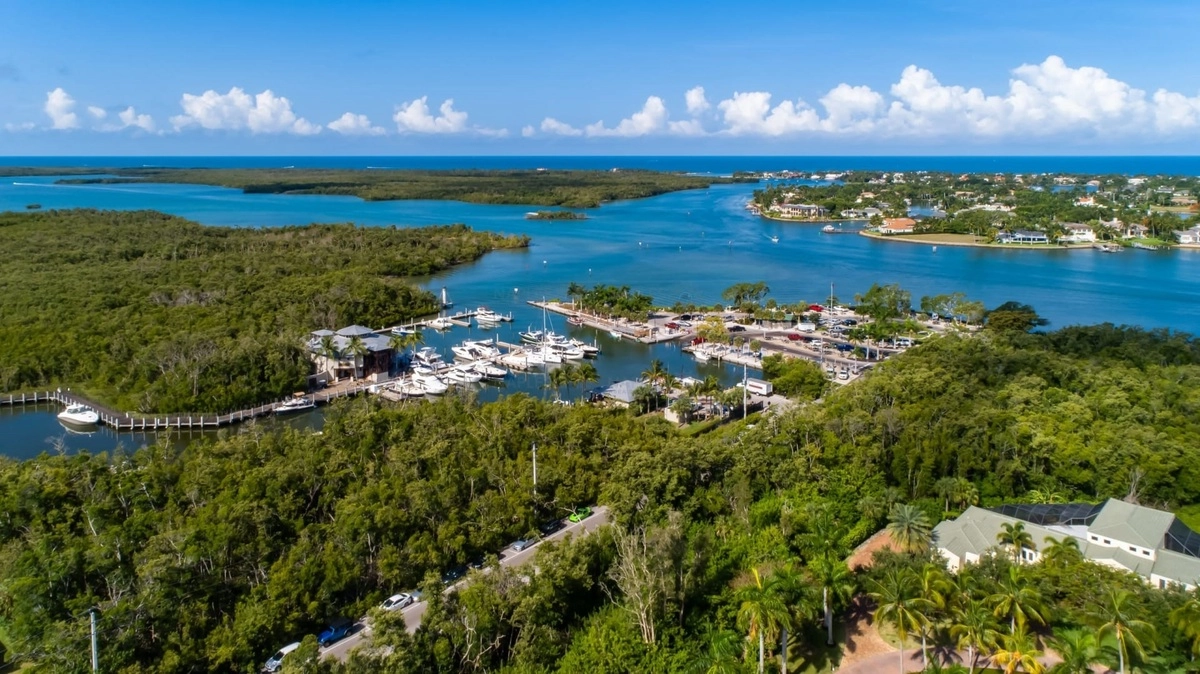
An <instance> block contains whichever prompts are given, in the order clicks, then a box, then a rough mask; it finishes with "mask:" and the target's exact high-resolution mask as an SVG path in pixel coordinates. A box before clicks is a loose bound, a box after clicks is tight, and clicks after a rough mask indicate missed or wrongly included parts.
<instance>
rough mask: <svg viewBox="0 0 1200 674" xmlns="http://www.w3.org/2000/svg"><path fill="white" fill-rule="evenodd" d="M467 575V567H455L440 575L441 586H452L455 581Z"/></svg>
mask: <svg viewBox="0 0 1200 674" xmlns="http://www.w3.org/2000/svg"><path fill="white" fill-rule="evenodd" d="M465 575H467V567H465V566H456V567H454V568H453V569H450V570H449V571H447V572H445V573H443V574H442V584H443V585H453V584H454V582H455V581H457V580H458V579H459V578H462V577H463V576H465Z"/></svg>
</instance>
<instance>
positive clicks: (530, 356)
mask: <svg viewBox="0 0 1200 674" xmlns="http://www.w3.org/2000/svg"><path fill="white" fill-rule="evenodd" d="M559 362H561V359H560V360H559ZM545 364H546V359H545V358H542V354H540V353H535V352H533V351H526V352H525V367H543V366H544V365H545Z"/></svg>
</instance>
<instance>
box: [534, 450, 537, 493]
mask: <svg viewBox="0 0 1200 674" xmlns="http://www.w3.org/2000/svg"><path fill="white" fill-rule="evenodd" d="M533 497H534V498H535V499H536V498H537V443H536V442H535V443H533Z"/></svg>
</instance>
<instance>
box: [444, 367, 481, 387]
mask: <svg viewBox="0 0 1200 674" xmlns="http://www.w3.org/2000/svg"><path fill="white" fill-rule="evenodd" d="M446 377H447V378H448V379H450V381H454V382H457V383H459V384H476V383H479V382H480V381H482V380H483V375H482V374H479V373H478V372H476V371H475V369H474V368H472V367H470V366H465V367H452V368H450V369H449V370H448V371H447V372H446Z"/></svg>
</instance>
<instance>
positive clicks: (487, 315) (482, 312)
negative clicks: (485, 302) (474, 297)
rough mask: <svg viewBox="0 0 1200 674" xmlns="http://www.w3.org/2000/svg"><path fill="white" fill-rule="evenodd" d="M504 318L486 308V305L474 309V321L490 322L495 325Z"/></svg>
mask: <svg viewBox="0 0 1200 674" xmlns="http://www.w3.org/2000/svg"><path fill="white" fill-rule="evenodd" d="M503 320H504V317H503V316H501V315H500V314H498V313H496V312H494V311H492V310H491V309H488V308H487V307H479V308H478V309H476V310H475V321H476V322H478V323H490V324H492V325H495V324H497V323H499V322H501V321H503Z"/></svg>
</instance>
